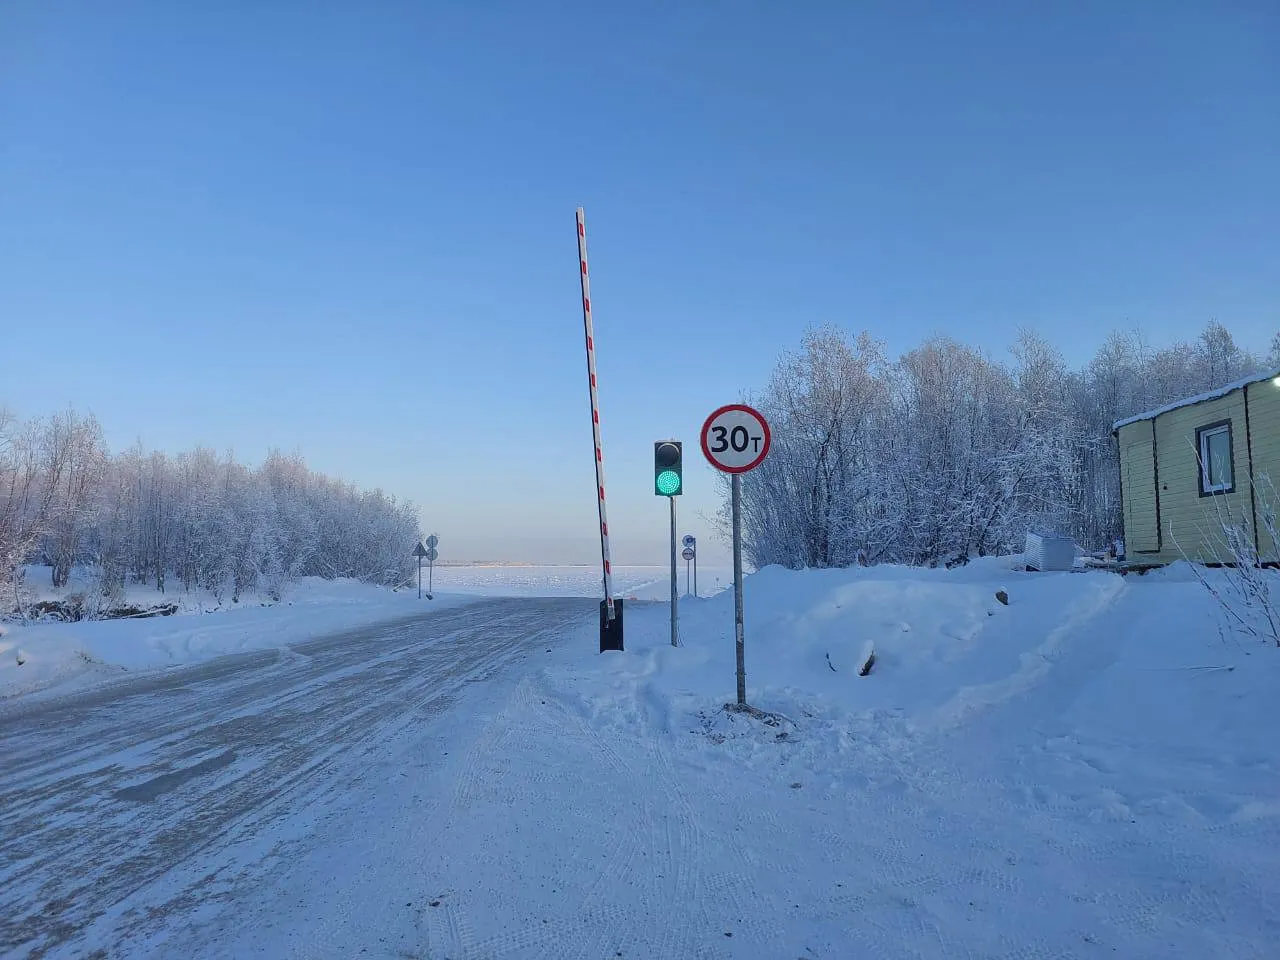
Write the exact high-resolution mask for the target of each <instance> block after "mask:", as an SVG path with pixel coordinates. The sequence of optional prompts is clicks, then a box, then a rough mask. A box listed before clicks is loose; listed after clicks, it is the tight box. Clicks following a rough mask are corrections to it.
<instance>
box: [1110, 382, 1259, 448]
mask: <svg viewBox="0 0 1280 960" xmlns="http://www.w3.org/2000/svg"><path fill="white" fill-rule="evenodd" d="M1275 378H1280V370H1272V371H1270V372H1269V373H1255V374H1253V375H1252V376H1249V377H1242V378H1241V379H1239V380H1236V381H1234V382H1233V383H1228V384H1227V385H1226V386H1223V387H1218V389H1217V390H1210V391H1208V392H1207V393H1200V394H1197V395H1196V396H1194V397H1187V398H1186V399H1185V400H1175V401H1173V403H1166V404H1165V405H1164V406H1163V407H1156V408H1155V409H1154V410H1148V411H1147V412H1146V413H1140V414H1138V415H1137V416H1136V417H1125V418H1124V419H1123V420H1117V421H1116V422H1115V423H1113V424H1112V425H1111V432H1112V433H1115V432H1116V431H1117V430H1119V429H1120V428H1121V427H1127V426H1128V425H1129V424H1131V423H1140V422H1142V421H1143V420H1154V419H1155V418H1156V417H1158V416H1160V414H1162V413H1168V412H1169V411H1170V410H1177V409H1178V408H1179V407H1189V406H1191V405H1192V404H1195V403H1204V402H1205V401H1206V400H1217V399H1218V398H1219V397H1225V396H1226V395H1227V394H1228V393H1231V392H1232V391H1233V390H1239V389H1241V388H1243V387H1247V386H1248V385H1249V384H1251V383H1261V382H1262V381H1263V380H1271V379H1275Z"/></svg>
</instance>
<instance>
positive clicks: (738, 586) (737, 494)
mask: <svg viewBox="0 0 1280 960" xmlns="http://www.w3.org/2000/svg"><path fill="white" fill-rule="evenodd" d="M733 617H734V637H735V640H736V641H737V645H738V704H739V705H740V706H746V704H747V665H746V649H745V644H744V640H743V629H742V478H741V477H740V476H739V475H738V474H736V473H735V474H734V475H733Z"/></svg>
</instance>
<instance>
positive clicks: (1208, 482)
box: [1196, 420, 1236, 496]
mask: <svg viewBox="0 0 1280 960" xmlns="http://www.w3.org/2000/svg"><path fill="white" fill-rule="evenodd" d="M1196 446H1197V447H1198V448H1199V453H1200V493H1201V495H1202V496H1204V495H1207V494H1211V493H1230V492H1231V491H1232V490H1234V489H1235V486H1236V484H1235V475H1234V471H1233V470H1232V463H1231V421H1230V420H1224V421H1223V422H1222V423H1211V424H1209V425H1208V426H1207V427H1201V428H1200V429H1199V430H1197V431H1196Z"/></svg>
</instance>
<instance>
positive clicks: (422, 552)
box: [413, 537, 432, 600]
mask: <svg viewBox="0 0 1280 960" xmlns="http://www.w3.org/2000/svg"><path fill="white" fill-rule="evenodd" d="M427 539H429V540H430V539H432V538H431V537H428V538H427ZM413 555H414V556H415V557H417V558H418V599H419V600H421V599H422V558H423V557H429V556H431V551H430V550H428V549H427V548H426V547H424V546H423V545H422V541H421V540H419V541H418V545H417V546H416V547H414V548H413ZM427 599H428V600H429V599H431V598H430V596H428V597H427Z"/></svg>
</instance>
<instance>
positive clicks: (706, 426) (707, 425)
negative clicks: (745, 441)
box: [701, 403, 773, 473]
mask: <svg viewBox="0 0 1280 960" xmlns="http://www.w3.org/2000/svg"><path fill="white" fill-rule="evenodd" d="M730 410H740V411H742V412H743V413H749V414H750V415H751V416H753V417H755V418H756V420H757V421H758V422H759V423H760V426H761V427H762V428H764V445H763V446H762V448H761V450H760V456H758V457H756V458H755V459H754V460H752V461H751V462H750V463H748V464H747V465H746V466H743V467H726V466H724V465H723V464H721V463H719V462H717V461H716V459H715V457H713V456H712V455H711V448H710V447H708V446H707V434H708V433H709V432H710V431H711V421H712V420H714V419H715V418H716V417H718V416H720V414H722V413H728V412H729V411H730ZM701 440H702V455H703V456H704V457H706V458H707V462H708V463H710V464H711V465H712V466H713V467H715V468H716V469H717V470H722V471H724V472H725V473H747V472H748V471H750V470H754V469H755V468H756V467H758V466H760V464H761V463H762V462H763V461H764V458H765V457H766V456H768V455H769V444H770V443H772V442H773V437H772V435H771V434H770V433H769V421H768V420H766V419H765V418H764V414H762V413H761V412H760V411H759V410H757V409H755V408H754V407H748V406H747V405H746V404H745V403H727V404H725V405H724V406H723V407H720V408H719V409H718V410H713V411H712V412H711V416H709V417H707V419H706V420H704V421H703V422H702V437H701Z"/></svg>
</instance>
